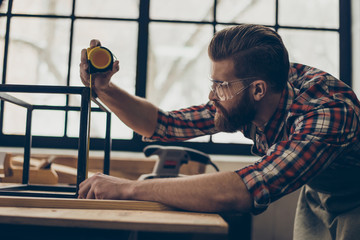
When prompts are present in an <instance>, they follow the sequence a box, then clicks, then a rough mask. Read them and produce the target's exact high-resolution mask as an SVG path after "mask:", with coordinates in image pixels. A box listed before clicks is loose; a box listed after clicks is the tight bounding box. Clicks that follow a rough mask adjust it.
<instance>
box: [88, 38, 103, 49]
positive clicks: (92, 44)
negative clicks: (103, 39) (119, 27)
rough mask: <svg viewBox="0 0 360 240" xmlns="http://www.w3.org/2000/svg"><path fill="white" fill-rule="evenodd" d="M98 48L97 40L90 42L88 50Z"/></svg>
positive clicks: (98, 42) (99, 44)
mask: <svg viewBox="0 0 360 240" xmlns="http://www.w3.org/2000/svg"><path fill="white" fill-rule="evenodd" d="M98 46H101V43H100V41H99V40H97V39H92V40H91V41H90V48H94V47H98Z"/></svg>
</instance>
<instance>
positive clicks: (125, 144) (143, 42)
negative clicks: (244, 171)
mask: <svg viewBox="0 0 360 240" xmlns="http://www.w3.org/2000/svg"><path fill="white" fill-rule="evenodd" d="M150 2H151V0H139V17H138V18H137V19H126V18H106V17H82V16H75V6H76V0H73V2H72V13H71V14H70V15H68V16H67V15H66V16H65V15H36V14H13V13H12V3H13V0H8V10H7V12H6V13H0V17H1V18H6V32H5V41H4V42H5V46H4V56H3V57H4V59H3V72H2V82H1V83H2V84H6V66H7V56H8V46H9V36H10V31H11V19H12V17H25V18H26V17H38V18H67V19H71V27H70V46H69V59H68V73H67V86H69V85H70V71H71V57H72V52H73V48H72V43H73V32H74V22H75V21H76V20H77V19H96V20H110V21H135V22H137V23H138V45H137V64H136V84H135V95H137V96H140V97H146V79H147V71H148V47H149V46H148V43H149V24H150V23H151V22H161V23H185V24H206V25H212V27H213V32H214V33H215V32H216V26H217V25H237V24H239V23H235V22H230V23H229V22H227V23H224V22H219V21H217V17H216V14H217V0H214V3H213V4H214V5H213V6H214V7H213V20H212V21H181V20H166V19H150ZM278 20H279V0H275V24H274V25H267V26H268V27H272V28H274V29H275V30H276V31H278V30H279V29H293V30H311V31H335V32H338V33H339V54H340V55H339V61H340V63H339V67H340V79H341V80H342V81H344V82H345V83H347V84H348V85H350V86H351V85H352V84H351V83H352V55H351V54H352V53H351V50H352V49H351V3H350V1H349V0H339V28H311V27H294V26H284V25H279V22H278ZM209 40H210V39H209ZM68 104H69V96H67V98H66V106H68ZM3 109H4V101H2V102H1V106H0V146H2V147H22V146H23V143H24V136H21V135H9V134H4V133H3V123H4V112H3ZM67 119H68V111H65V123H64V124H65V128H64V136H62V137H51V136H33V138H32V147H34V148H59V149H77V148H78V146H77V143H78V140H77V138H73V137H68V136H66V132H67V122H68V121H67ZM103 144H104V142H103V139H98V138H91V141H90V149H92V150H102V149H103V147H104V146H103ZM148 144H150V143H146V142H143V141H142V137H141V136H140V135H138V134H136V133H133V138H132V139H130V140H125V139H113V140H112V150H115V151H134V152H141V151H142V150H143V148H144V147H145V146H146V145H148ZM157 144H161V145H174V146H185V147H191V148H195V149H198V150H200V151H204V152H206V153H209V154H230V155H252V154H251V145H250V144H239V143H214V142H212V139H211V137H210V142H168V143H163V142H161V143H160V142H159V143H157Z"/></svg>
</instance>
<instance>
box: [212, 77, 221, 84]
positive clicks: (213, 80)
mask: <svg viewBox="0 0 360 240" xmlns="http://www.w3.org/2000/svg"><path fill="white" fill-rule="evenodd" d="M209 79H210V81H211V82H213V83H222V82H223V81H220V80H216V79H212V78H211V77H209Z"/></svg>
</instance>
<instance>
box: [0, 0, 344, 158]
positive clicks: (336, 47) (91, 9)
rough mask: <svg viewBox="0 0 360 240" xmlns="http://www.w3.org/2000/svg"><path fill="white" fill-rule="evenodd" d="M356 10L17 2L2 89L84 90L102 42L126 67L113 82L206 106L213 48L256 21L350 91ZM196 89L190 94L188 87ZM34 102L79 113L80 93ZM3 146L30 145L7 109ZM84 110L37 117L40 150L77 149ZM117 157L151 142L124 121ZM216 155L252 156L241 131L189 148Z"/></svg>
mask: <svg viewBox="0 0 360 240" xmlns="http://www.w3.org/2000/svg"><path fill="white" fill-rule="evenodd" d="M350 16H351V15H350V3H349V1H346V0H340V1H339V0H304V1H297V0H246V1H245V0H243V1H239V0H197V1H193V0H182V1H178V0H103V1H95V0H62V1H56V0H33V1H27V0H16V1H14V0H8V1H4V4H3V5H2V7H1V10H0V54H1V56H3V57H2V58H1V59H0V71H1V73H2V84H43V85H61V86H81V81H80V78H79V74H78V72H79V69H78V65H79V61H80V51H81V49H82V48H86V47H87V46H88V45H89V41H90V39H93V38H96V39H100V40H101V42H102V44H103V45H104V46H106V47H107V48H109V49H111V51H112V52H113V53H114V54H115V56H116V57H117V59H119V61H120V65H121V70H120V72H119V73H117V74H116V75H115V76H114V77H113V81H114V82H115V83H116V84H117V85H119V86H121V87H122V88H124V89H125V90H126V91H128V92H130V93H131V94H136V95H138V96H142V97H146V98H147V99H149V100H150V101H151V102H153V103H154V104H156V105H158V106H159V107H161V108H163V109H165V110H170V109H177V108H181V107H187V106H189V105H194V104H200V103H204V102H206V101H207V97H208V93H209V92H208V91H209V90H208V87H207V86H208V78H207V77H208V74H209V72H210V61H209V59H208V57H207V45H208V43H209V41H210V39H211V37H212V35H213V33H214V32H216V31H217V30H219V29H222V28H224V27H226V26H231V25H236V24H243V23H256V24H263V25H266V26H269V27H272V28H274V29H275V30H276V31H278V32H279V34H280V35H281V36H282V37H283V40H284V42H285V45H286V46H287V48H288V50H289V53H290V60H291V61H295V62H301V63H305V64H308V65H313V66H314V67H318V68H320V69H323V70H325V71H328V72H330V73H331V74H333V75H334V76H336V77H340V79H342V80H343V81H345V82H346V83H348V84H350V85H351V34H350V27H351V26H350V21H349V19H350ZM189 85H191V88H190V87H189ZM18 97H19V98H20V99H24V100H26V101H29V102H30V103H36V104H44V105H60V106H79V99H78V98H77V97H75V96H71V97H70V96H56V97H54V95H50V94H49V95H46V94H43V95H34V94H18ZM0 107H1V109H0V110H1V112H0V128H1V132H0V136H1V140H0V146H21V142H19V141H18V139H19V136H17V135H21V134H23V131H24V130H23V129H24V126H25V122H24V121H23V120H24V119H25V117H24V113H23V112H21V111H20V110H19V109H17V108H16V107H14V106H12V105H11V104H8V103H2V104H1V106H0ZM78 118H79V115H78V112H75V111H64V112H59V111H57V112H56V113H55V112H54V111H38V112H35V113H34V120H33V121H34V125H33V132H32V133H33V136H34V137H33V146H34V147H49V148H54V147H56V148H77V146H76V145H74V144H73V143H74V141H70V140H71V139H73V138H74V137H76V136H77V135H78V131H79V126H78V124H77V123H78V122H79V121H78ZM104 118H105V115H102V113H93V115H92V118H91V119H92V122H91V137H92V140H91V148H92V149H102V142H101V141H100V138H101V137H103V135H102V134H103V133H104V132H105V130H104V128H105V126H104V124H103V123H104V120H103V119H104ZM111 129H112V133H111V135H112V138H113V149H114V150H128V151H141V150H142V149H143V147H144V146H145V144H146V143H143V142H142V141H141V137H140V136H138V135H137V134H134V133H133V132H132V131H131V130H130V129H129V128H127V127H126V126H125V125H124V124H123V123H122V122H121V121H120V120H118V119H117V118H116V117H115V116H113V117H112V127H111ZM171 144H172V145H185V146H188V147H194V148H197V149H199V150H203V151H205V152H207V153H219V154H250V145H251V141H250V140H249V139H245V138H244V137H243V136H242V135H241V134H240V133H238V134H225V133H219V134H216V135H214V136H211V137H210V136H206V137H200V138H197V139H194V140H191V141H187V142H184V143H171Z"/></svg>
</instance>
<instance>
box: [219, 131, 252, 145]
mask: <svg viewBox="0 0 360 240" xmlns="http://www.w3.org/2000/svg"><path fill="white" fill-rule="evenodd" d="M212 141H213V142H214V143H243V144H253V143H254V142H253V141H252V140H251V139H248V138H245V137H244V134H242V133H241V132H236V133H217V134H214V135H213V136H212Z"/></svg>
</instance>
